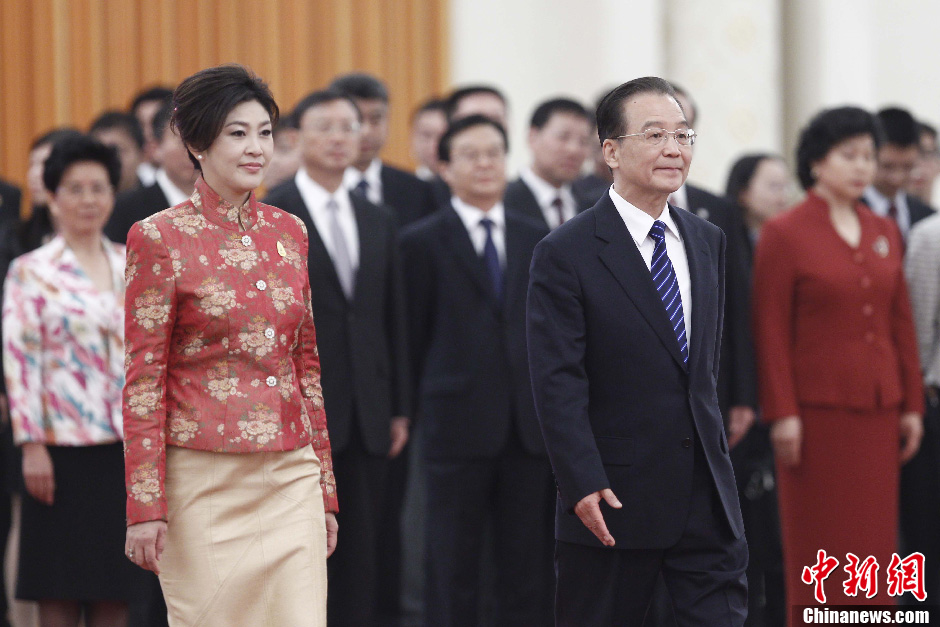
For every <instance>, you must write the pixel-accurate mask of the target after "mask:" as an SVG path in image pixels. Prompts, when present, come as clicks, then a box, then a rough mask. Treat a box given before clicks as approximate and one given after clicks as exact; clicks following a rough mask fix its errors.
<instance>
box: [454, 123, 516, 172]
mask: <svg viewBox="0 0 940 627" xmlns="http://www.w3.org/2000/svg"><path fill="white" fill-rule="evenodd" d="M476 126H492V127H493V128H495V129H496V130H497V131H499V134H500V135H501V136H502V138H503V148H505V149H506V151H507V152H508V151H509V137H507V136H506V129H504V128H503V125H502V124H500V123H499V122H497V121H496V120H494V119H493V118H488V117H486V116H485V115H479V114H474V115H468V116H467V117H465V118H460V119H459V120H457V121H455V122H451V124H450V126H448V127H447V130H446V131H444V134H443V135H441V139H440V141H439V142H438V144H437V158H438V160H439V161H440V162H441V163H450V146H451V144H453V143H454V138H455V137H457V135H460V134H461V133H463V132H464V131H466V130H468V129H471V128H474V127H476Z"/></svg>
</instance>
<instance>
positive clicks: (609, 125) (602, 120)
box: [597, 76, 682, 144]
mask: <svg viewBox="0 0 940 627" xmlns="http://www.w3.org/2000/svg"><path fill="white" fill-rule="evenodd" d="M650 93H652V94H662V95H663V96H671V97H672V98H673V99H675V98H676V92H675V90H674V89H673V88H672V85H670V84H669V82H668V81H665V80H663V79H661V78H659V77H657V76H644V77H643V78H635V79H633V80H632V81H627V82H626V83H624V84H622V85H620V86H619V87H614V88H613V89H612V90H610V91H609V92H608V93H607V95H606V96H604V97H603V98H602V99H601V102H600V104H599V105H597V138H598V139H599V140H600V142H601V143H602V144H603V143H604V140H605V139H616V138H617V137H619V136H620V135H623V134H625V133H626V132H627V116H626V113H625V112H624V106H623V104H624V103H625V102H626V101H627V100H628V99H630V98H632V97H634V96H637V95H639V94H650ZM678 102H679V101H678V100H676V103H677V104H678ZM679 108H680V109H681V108H682V107H681V105H680V107H679Z"/></svg>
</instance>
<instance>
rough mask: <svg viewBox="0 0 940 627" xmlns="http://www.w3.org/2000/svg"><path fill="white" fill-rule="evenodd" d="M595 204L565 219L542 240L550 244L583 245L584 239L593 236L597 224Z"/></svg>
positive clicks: (588, 239) (587, 239)
mask: <svg viewBox="0 0 940 627" xmlns="http://www.w3.org/2000/svg"><path fill="white" fill-rule="evenodd" d="M596 209H597V206H596V205H595V206H594V207H591V208H590V209H586V210H584V211H582V212H581V213H579V214H578V215H576V216H575V217H573V218H571V219H570V220H566V221H565V223H564V224H562V225H560V226H558V228H555V229H553V230H552V231H551V232H550V233H549V234H548V235H546V236H545V237H544V238H542V242H545V243H546V245H552V246H562V247H564V246H583V245H584V242H585V241H590V239H591V238H593V237H594V232H595V228H596V225H597V220H596V213H595V211H596Z"/></svg>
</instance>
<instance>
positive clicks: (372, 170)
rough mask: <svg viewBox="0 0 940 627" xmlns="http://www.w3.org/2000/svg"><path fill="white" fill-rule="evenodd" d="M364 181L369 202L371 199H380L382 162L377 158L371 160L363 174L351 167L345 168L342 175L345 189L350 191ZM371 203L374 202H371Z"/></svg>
mask: <svg viewBox="0 0 940 627" xmlns="http://www.w3.org/2000/svg"><path fill="white" fill-rule="evenodd" d="M362 180H365V182H366V183H368V184H369V200H372V199H373V198H378V199H379V200H381V198H382V160H381V159H379V158H375V159H373V160H372V161H371V162H370V163H369V167H368V168H366V169H365V171H364V172H361V171H359V170H358V169H357V168H355V167H353V166H349V167H348V168H346V171H345V172H344V173H343V187H345V188H346V189H349V190H352V189H355V188H356V185H358V184H359V182H360V181H362ZM373 202H375V201H374V200H373Z"/></svg>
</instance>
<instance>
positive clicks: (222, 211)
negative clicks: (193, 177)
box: [189, 175, 258, 231]
mask: <svg viewBox="0 0 940 627" xmlns="http://www.w3.org/2000/svg"><path fill="white" fill-rule="evenodd" d="M189 199H190V200H191V201H192V203H193V205H194V206H195V207H196V209H197V210H198V211H199V212H200V213H201V214H202V215H203V216H204V217H205V218H206V219H207V220H209V221H210V222H213V223H214V224H217V225H219V226H221V227H222V228H224V229H229V230H231V231H247V230H249V229H251V227H252V226H253V225H254V223H255V222H256V221H257V216H258V201H257V200H256V199H255V192H254V191H252V192H251V194H249V195H248V200H247V201H245V203H244V204H242V206H240V207H236V206H235V205H233V204H232V203H230V202H228V201H227V200H224V199H223V198H222V197H221V196H219V195H218V194H217V193H216V191H215V190H214V189H212V188H211V187H209V185H208V183H206V181H205V179H204V178H202V176H201V175H200V177H199V179H198V180H197V181H196V189H195V190H193V195H192V196H190V198H189ZM242 227H244V228H242Z"/></svg>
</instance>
